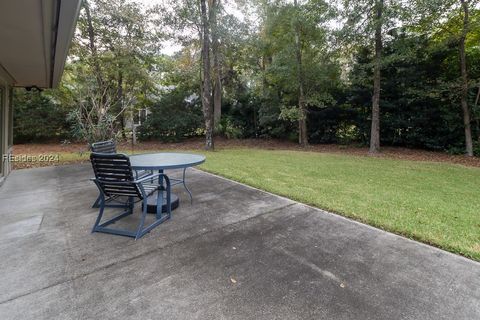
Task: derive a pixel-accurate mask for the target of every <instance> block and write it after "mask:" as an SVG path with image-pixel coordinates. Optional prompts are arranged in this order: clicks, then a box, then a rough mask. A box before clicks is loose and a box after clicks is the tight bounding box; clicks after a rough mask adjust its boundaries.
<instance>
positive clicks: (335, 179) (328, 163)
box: [59, 148, 480, 261]
mask: <svg viewBox="0 0 480 320" xmlns="http://www.w3.org/2000/svg"><path fill="white" fill-rule="evenodd" d="M137 152H138V151H137ZM146 152H153V151H151V150H150V151H146ZM202 153H204V154H206V156H207V161H206V162H205V164H203V165H202V166H201V167H200V168H201V169H202V170H205V171H209V172H212V173H216V174H219V175H222V176H224V177H227V178H230V179H233V180H236V181H239V182H243V183H245V184H248V185H251V186H254V187H257V188H259V189H263V190H266V191H269V192H272V193H275V194H278V195H282V196H285V197H288V198H290V199H294V200H297V201H299V202H302V203H306V204H310V205H313V206H315V207H318V208H321V209H325V210H328V211H333V212H336V213H339V214H341V215H343V216H347V217H350V218H353V219H355V220H358V221H362V222H365V223H367V224H370V225H372V226H376V227H379V228H382V229H385V230H388V231H392V232H394V233H397V234H401V235H404V236H407V237H409V238H412V239H416V240H419V241H423V242H426V243H429V244H432V245H435V246H437V247H440V248H443V249H445V250H449V251H452V252H455V253H458V254H461V255H464V256H466V257H469V258H472V259H474V260H478V261H480V197H479V196H480V168H473V167H465V166H461V165H456V164H448V163H434V162H420V161H406V160H395V159H385V158H376V157H365V156H356V155H351V154H350V155H349V154H329V153H319V152H301V151H291V150H290V151H287V150H283V151H281V150H278V151H277V150H262V149H254V148H243V149H242V148H237V149H223V150H221V151H216V152H202ZM59 155H60V163H68V162H74V161H79V160H88V156H89V154H88V153H84V154H80V153H76V152H70V153H69V152H61V153H59Z"/></svg>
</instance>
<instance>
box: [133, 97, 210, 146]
mask: <svg viewBox="0 0 480 320" xmlns="http://www.w3.org/2000/svg"><path fill="white" fill-rule="evenodd" d="M149 109H150V112H151V113H150V114H149V115H148V117H147V119H146V120H145V122H144V123H143V125H142V126H141V127H140V128H139V129H138V134H139V137H140V139H143V140H148V139H159V140H161V141H168V142H176V141H180V140H182V139H185V138H188V137H192V136H197V135H198V134H199V132H201V130H200V129H201V128H202V127H203V114H202V107H201V102H200V99H199V98H198V97H197V96H195V95H192V94H191V93H188V92H185V91H183V90H178V89H174V90H172V91H169V92H167V93H166V94H165V95H164V96H162V98H161V99H160V100H159V101H158V102H156V103H154V104H153V105H152V106H151V107H150V108H149Z"/></svg>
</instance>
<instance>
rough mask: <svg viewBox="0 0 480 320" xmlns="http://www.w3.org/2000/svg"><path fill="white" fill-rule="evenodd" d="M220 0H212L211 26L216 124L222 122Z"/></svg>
mask: <svg viewBox="0 0 480 320" xmlns="http://www.w3.org/2000/svg"><path fill="white" fill-rule="evenodd" d="M219 6H220V0H210V26H211V28H212V55H213V83H214V88H213V113H214V124H215V125H217V124H218V123H220V119H221V117H222V68H221V63H220V42H219V39H218V23H217V14H218V10H219Z"/></svg>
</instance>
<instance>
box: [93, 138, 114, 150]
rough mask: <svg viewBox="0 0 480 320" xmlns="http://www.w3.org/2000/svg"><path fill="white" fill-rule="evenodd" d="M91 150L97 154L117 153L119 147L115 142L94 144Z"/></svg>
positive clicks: (108, 141)
mask: <svg viewBox="0 0 480 320" xmlns="http://www.w3.org/2000/svg"><path fill="white" fill-rule="evenodd" d="M90 149H91V150H92V152H96V153H117V145H116V143H115V141H113V140H107V141H100V142H95V143H92V144H91V145H90Z"/></svg>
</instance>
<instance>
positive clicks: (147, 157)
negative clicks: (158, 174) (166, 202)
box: [130, 152, 205, 170]
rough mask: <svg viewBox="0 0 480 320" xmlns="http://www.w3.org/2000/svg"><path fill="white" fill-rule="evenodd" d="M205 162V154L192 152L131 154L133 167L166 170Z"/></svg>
mask: <svg viewBox="0 0 480 320" xmlns="http://www.w3.org/2000/svg"><path fill="white" fill-rule="evenodd" d="M204 162H205V156H202V155H199V154H190V153H169V152H160V153H147V154H136V155H132V156H130V163H131V165H132V169H135V170H166V169H179V168H188V167H193V166H197V165H199V164H202V163H204Z"/></svg>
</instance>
